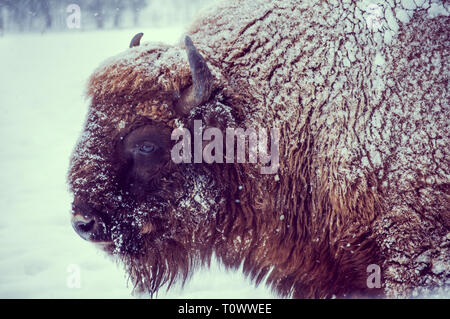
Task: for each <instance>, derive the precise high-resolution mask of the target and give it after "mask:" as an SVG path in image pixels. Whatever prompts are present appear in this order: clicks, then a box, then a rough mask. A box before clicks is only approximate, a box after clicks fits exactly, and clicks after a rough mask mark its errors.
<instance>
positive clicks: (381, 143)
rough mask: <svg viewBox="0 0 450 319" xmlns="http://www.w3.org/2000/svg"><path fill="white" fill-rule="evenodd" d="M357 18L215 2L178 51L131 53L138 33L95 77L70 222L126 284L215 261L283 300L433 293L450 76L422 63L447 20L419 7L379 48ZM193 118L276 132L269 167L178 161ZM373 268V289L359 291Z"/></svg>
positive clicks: (73, 170)
mask: <svg viewBox="0 0 450 319" xmlns="http://www.w3.org/2000/svg"><path fill="white" fill-rule="evenodd" d="M357 10H359V9H358V8H356V6H355V4H354V3H350V4H349V3H346V4H343V3H341V2H338V3H337V4H336V5H335V6H332V5H331V4H329V3H328V2H318V3H317V4H315V5H312V4H310V3H309V2H301V1H288V0H283V1H269V2H267V1H262V0H261V1H247V2H245V1H227V2H226V3H224V4H222V5H220V6H218V7H217V8H216V9H215V10H213V11H212V12H210V13H209V14H208V15H207V16H205V17H203V18H201V19H199V20H198V21H197V22H196V23H195V24H194V25H193V27H192V28H191V30H190V31H189V34H190V36H191V37H192V40H191V39H190V38H189V37H188V38H186V41H185V44H184V45H182V44H180V45H177V46H173V47H172V46H165V45H162V44H151V43H145V44H142V45H140V40H141V36H142V34H139V35H137V36H136V37H135V38H134V39H133V40H132V41H131V44H130V47H131V48H130V49H128V50H127V51H126V52H124V53H123V54H121V55H118V56H117V57H114V58H112V59H110V60H108V61H106V62H105V63H104V64H103V65H102V66H100V67H99V68H98V69H97V70H96V71H95V72H94V74H93V75H92V76H91V78H90V81H89V86H88V96H89V97H90V99H91V105H90V108H89V112H88V115H87V119H86V123H85V128H84V132H83V134H82V136H81V138H80V140H79V141H78V143H77V146H76V147H75V150H74V153H73V155H72V158H71V162H70V170H69V174H68V180H69V183H70V187H71V191H72V192H73V194H74V198H75V199H74V203H73V225H74V228H75V230H76V231H77V232H78V233H79V234H80V235H81V236H82V237H83V238H84V239H87V240H90V241H93V242H97V243H99V244H101V245H102V247H103V248H104V249H105V250H106V251H107V252H108V253H110V254H111V255H113V256H117V257H118V258H119V259H120V260H121V261H122V262H123V263H124V265H125V267H126V269H127V271H128V273H129V275H130V278H131V280H132V282H133V284H134V286H135V291H141V292H149V293H150V294H151V295H153V294H154V293H155V292H157V290H158V289H159V288H160V287H161V286H162V285H164V284H167V285H168V287H170V286H171V285H172V284H173V283H174V282H176V281H177V280H181V281H182V282H184V281H185V280H186V279H187V278H188V277H189V275H190V274H191V273H192V271H193V270H195V268H197V267H198V266H200V265H203V264H209V262H210V259H211V256H212V255H213V254H215V255H216V256H217V257H218V258H219V259H220V261H221V262H222V263H223V264H225V266H227V267H229V268H238V267H239V266H241V265H242V266H243V271H244V273H245V274H246V275H249V276H250V277H251V278H252V279H254V281H255V282H256V283H259V282H261V281H262V280H265V281H266V283H267V284H269V285H271V286H272V287H273V288H274V290H275V291H276V292H277V293H278V294H280V295H281V296H292V297H297V298H300V297H309V298H327V297H332V296H336V297H346V296H347V297H348V296H352V297H355V296H374V295H375V296H378V295H384V296H410V295H411V294H412V293H413V292H414V291H415V292H421V291H422V290H420V289H423V290H426V289H431V288H435V287H443V286H444V287H445V285H446V280H447V283H448V276H450V273H449V271H448V269H447V268H448V267H447V265H448V261H449V259H450V251H449V250H450V234H448V229H449V227H450V217H449V211H450V204H449V201H448V198H449V195H450V194H449V163H448V158H450V154H449V151H448V150H449V149H450V147H449V142H448V136H449V134H448V114H449V109H448V105H449V103H448V100H449V99H448V92H447V91H446V90H447V88H446V83H448V79H446V78H445V75H446V74H448V73H449V70H448V64H447V65H446V64H445V63H442V65H441V64H440V63H437V62H436V61H443V60H444V59H445V57H446V56H448V48H449V43H448V37H446V36H445V35H446V34H447V31H446V29H445V28H446V27H445V26H446V25H448V18H446V17H437V18H433V19H428V18H427V17H425V16H424V15H425V13H424V12H418V13H415V15H414V18H413V19H412V20H411V22H410V23H409V24H405V25H401V28H400V30H399V35H398V37H397V38H396V39H393V40H392V44H391V45H390V46H381V45H380V44H379V43H378V42H377V41H376V39H374V38H373V37H372V35H373V33H372V30H370V29H369V28H368V27H367V26H366V25H365V24H364V23H363V24H361V23H358V22H357V21H358V20H357V14H356V12H357ZM348 12H352V13H351V14H349V15H348ZM353 12H355V14H353ZM342 16H346V19H345V21H341V19H340V18H339V17H342ZM234 17H239V19H237V20H236V19H234ZM336 17H337V18H336ZM349 23H350V24H352V23H353V29H355V28H356V27H357V28H358V30H359V32H353V31H352V32H350V33H349V31H348V24H349ZM317 35H320V36H317ZM423 43H424V44H423ZM342 52H344V53H345V52H347V53H348V54H347V55H346V54H343V53H342ZM186 53H187V57H186ZM380 54H383V56H384V58H385V64H386V66H385V69H386V70H387V71H386V72H384V73H383V72H382V71H380V69H378V68H377V67H376V66H374V63H375V62H374V61H378V60H379V58H378V56H379V55H380ZM349 61H351V62H352V63H351V65H349ZM430 66H431V67H430ZM430 70H435V71H436V72H430ZM412 88H414V89H412ZM195 119H202V120H203V123H204V125H205V127H207V126H213V127H219V128H220V129H222V130H224V129H225V128H226V127H241V128H250V127H253V128H254V127H258V128H266V129H269V128H272V127H276V128H279V129H280V132H281V136H280V168H279V171H278V174H277V175H276V176H273V175H261V174H260V163H258V164H246V163H243V164H238V163H234V164H205V163H203V164H174V163H173V162H172V161H171V160H170V155H169V154H170V149H171V148H172V147H173V144H174V141H171V140H170V132H171V131H172V130H173V129H175V128H179V127H184V128H187V129H189V130H191V132H192V125H193V124H192V123H193V121H194V120H195ZM371 264H376V265H379V266H380V267H381V270H382V287H381V289H370V288H369V287H368V286H367V281H366V280H367V277H368V275H369V274H368V273H367V271H366V270H367V267H368V266H369V265H371ZM435 265H444V266H445V267H447V268H445V267H444V270H442V271H440V269H441V268H442V267H441V268H439V267H435ZM417 289H419V290H417Z"/></svg>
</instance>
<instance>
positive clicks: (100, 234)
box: [72, 202, 111, 243]
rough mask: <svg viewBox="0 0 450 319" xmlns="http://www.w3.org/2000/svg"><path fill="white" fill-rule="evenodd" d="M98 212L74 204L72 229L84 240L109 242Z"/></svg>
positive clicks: (81, 204) (103, 222) (108, 235)
mask: <svg viewBox="0 0 450 319" xmlns="http://www.w3.org/2000/svg"><path fill="white" fill-rule="evenodd" d="M103 219H104V218H102V217H101V216H100V214H99V213H98V212H96V211H95V210H93V209H91V208H89V206H87V205H85V204H83V203H75V202H74V205H73V212H72V227H73V229H74V230H75V232H76V233H77V234H78V235H79V236H80V237H81V238H83V239H84V240H87V241H92V242H97V243H101V242H111V235H110V232H109V231H108V230H107V227H106V224H105V221H104V220H103Z"/></svg>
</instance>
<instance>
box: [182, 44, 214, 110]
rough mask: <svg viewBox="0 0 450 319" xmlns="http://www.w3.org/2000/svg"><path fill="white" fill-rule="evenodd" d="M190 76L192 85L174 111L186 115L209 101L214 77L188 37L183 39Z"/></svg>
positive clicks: (183, 94)
mask: <svg viewBox="0 0 450 319" xmlns="http://www.w3.org/2000/svg"><path fill="white" fill-rule="evenodd" d="M184 43H185V45H186V51H187V55H188V60H189V67H190V69H191V75H192V85H191V86H190V87H189V88H187V89H186V90H185V91H184V92H183V93H182V94H181V97H180V99H179V100H178V102H177V104H176V106H175V110H176V111H177V112H178V113H180V114H183V115H186V114H188V113H189V112H190V110H191V109H192V108H194V107H196V106H199V105H201V104H203V103H204V102H206V101H208V100H209V97H210V96H211V92H212V90H213V81H214V77H213V75H212V74H211V71H210V70H209V69H208V66H207V65H206V61H205V59H204V58H203V57H202V56H201V55H200V53H199V52H198V51H197V49H196V48H195V46H194V43H192V40H191V38H190V37H189V36H186V37H185V39H184Z"/></svg>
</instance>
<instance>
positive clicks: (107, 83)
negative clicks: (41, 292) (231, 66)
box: [87, 43, 191, 99]
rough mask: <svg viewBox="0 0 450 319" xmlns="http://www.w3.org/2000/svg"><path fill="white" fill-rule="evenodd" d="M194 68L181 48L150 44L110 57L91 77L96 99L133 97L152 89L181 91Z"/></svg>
mask: <svg viewBox="0 0 450 319" xmlns="http://www.w3.org/2000/svg"><path fill="white" fill-rule="evenodd" d="M190 81H191V79H190V70H189V65H188V62H187V57H186V53H185V52H184V51H183V50H182V49H181V48H179V47H172V46H167V45H163V44H158V43H146V44H144V45H142V46H140V47H135V48H133V49H128V50H127V51H125V52H123V53H121V54H119V55H116V56H115V57H112V58H110V59H108V60H106V61H105V62H104V63H103V64H102V65H101V66H100V67H98V68H97V70H95V72H94V73H93V75H92V76H91V78H90V80H89V85H88V91H87V93H88V95H89V96H91V97H92V98H94V99H96V98H99V99H102V98H103V97H110V96H115V97H125V98H126V97H130V98H131V97H132V98H135V97H136V95H146V96H149V95H148V92H151V93H153V94H156V95H159V94H161V93H163V94H164V93H166V94H167V93H172V92H179V91H180V89H181V88H183V87H185V86H187V85H188V84H189V82H190Z"/></svg>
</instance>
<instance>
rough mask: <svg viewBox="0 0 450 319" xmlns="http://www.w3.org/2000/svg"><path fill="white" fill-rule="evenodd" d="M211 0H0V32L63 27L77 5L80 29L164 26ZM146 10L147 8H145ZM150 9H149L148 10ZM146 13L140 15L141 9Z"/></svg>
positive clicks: (186, 15)
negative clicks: (79, 15)
mask: <svg viewBox="0 0 450 319" xmlns="http://www.w3.org/2000/svg"><path fill="white" fill-rule="evenodd" d="M208 1H210V0H0V35H1V34H3V33H4V32H5V31H11V32H29V31H32V32H36V31H37V32H45V31H47V30H64V29H65V28H67V25H66V18H67V17H68V16H69V14H70V12H67V7H68V6H69V5H70V4H76V5H78V6H79V7H80V10H81V28H82V29H93V28H94V29H103V28H121V27H131V26H138V25H141V20H144V19H145V21H144V22H145V23H144V24H145V25H146V26H164V25H170V24H176V23H181V22H185V20H188V19H190V18H191V17H192V15H193V14H194V13H195V11H198V9H199V8H200V7H201V6H202V5H204V4H205V3H207V2H208ZM146 9H147V10H146ZM148 9H150V10H148ZM144 10H146V11H145V12H146V13H147V15H146V16H145V17H144V19H142V18H141V15H142V12H143V11H144Z"/></svg>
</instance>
